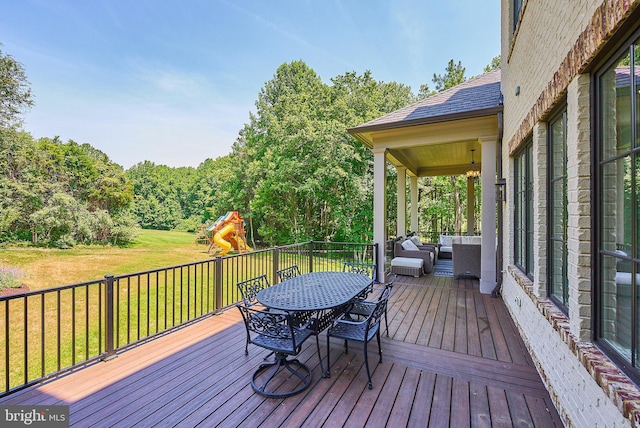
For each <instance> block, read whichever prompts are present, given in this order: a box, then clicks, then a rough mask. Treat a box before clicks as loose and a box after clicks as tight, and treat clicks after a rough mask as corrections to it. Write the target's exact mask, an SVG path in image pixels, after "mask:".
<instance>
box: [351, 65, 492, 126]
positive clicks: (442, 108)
mask: <svg viewBox="0 0 640 428" xmlns="http://www.w3.org/2000/svg"><path fill="white" fill-rule="evenodd" d="M500 111H502V95H501V92H500V69H498V70H493V71H490V72H488V73H485V74H483V75H481V76H478V77H474V78H472V79H469V80H467V81H466V82H464V83H461V84H460V85H457V86H455V87H453V88H451V89H447V90H446V91H442V92H439V93H437V94H435V95H432V96H430V97H427V98H425V99H423V100H420V101H418V102H416V103H414V104H411V105H409V106H407V107H404V108H401V109H400V110H396V111H394V112H391V113H389V114H386V115H384V116H382V117H379V118H377V119H374V120H371V121H369V122H367V123H364V124H362V125H359V126H356V127H353V128H349V129H348V131H349V133H351V134H357V133H362V132H368V131H377V130H384V129H392V128H400V127H406V126H414V125H423V124H427V123H436V122H444V121H448V120H456V119H466V118H472V117H479V116H486V115H490V114H495V113H498V112H500Z"/></svg>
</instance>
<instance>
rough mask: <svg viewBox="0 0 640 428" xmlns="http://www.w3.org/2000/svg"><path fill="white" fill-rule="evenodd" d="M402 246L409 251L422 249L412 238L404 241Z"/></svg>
mask: <svg viewBox="0 0 640 428" xmlns="http://www.w3.org/2000/svg"><path fill="white" fill-rule="evenodd" d="M402 248H404V249H405V250H407V251H420V249H419V248H418V247H416V244H414V243H413V242H411V240H410V239H407V240H406V241H404V242H403V243H402Z"/></svg>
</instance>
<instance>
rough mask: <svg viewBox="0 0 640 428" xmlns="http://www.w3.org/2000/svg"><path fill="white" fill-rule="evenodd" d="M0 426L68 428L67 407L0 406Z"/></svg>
mask: <svg viewBox="0 0 640 428" xmlns="http://www.w3.org/2000/svg"><path fill="white" fill-rule="evenodd" d="M0 426H1V427H3V428H4V427H25V426H28V427H42V428H44V427H46V428H68V427H69V406H0Z"/></svg>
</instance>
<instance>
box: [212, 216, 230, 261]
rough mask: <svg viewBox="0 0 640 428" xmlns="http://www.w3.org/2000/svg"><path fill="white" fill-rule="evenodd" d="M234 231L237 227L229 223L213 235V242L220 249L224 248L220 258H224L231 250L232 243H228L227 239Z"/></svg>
mask: <svg viewBox="0 0 640 428" xmlns="http://www.w3.org/2000/svg"><path fill="white" fill-rule="evenodd" d="M234 231H235V227H234V225H233V223H229V224H227V225H226V226H224V227H223V228H222V229H220V230H219V231H217V232H216V233H215V235H213V242H215V243H216V245H217V246H218V247H220V248H222V251H221V252H220V256H224V255H225V254H227V253H228V252H229V250H231V242H229V241H227V240H226V239H225V237H226V236H227V235H229V234H230V233H233V232H234Z"/></svg>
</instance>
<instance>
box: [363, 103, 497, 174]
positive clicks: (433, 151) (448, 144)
mask: <svg viewBox="0 0 640 428" xmlns="http://www.w3.org/2000/svg"><path fill="white" fill-rule="evenodd" d="M353 135H354V136H355V137H356V138H358V139H359V140H360V141H362V142H363V143H364V144H365V145H367V146H369V147H370V148H371V149H374V150H375V149H386V150H387V158H388V159H389V161H390V162H391V163H392V164H393V165H395V166H405V167H406V168H407V173H408V174H409V175H414V176H418V177H426V176H438V175H459V174H464V173H465V172H466V171H469V170H472V169H475V170H480V169H481V167H482V141H495V140H496V139H497V138H498V116H497V114H495V112H493V114H491V115H489V116H483V117H474V118H467V119H457V120H450V121H445V122H440V123H431V124H425V125H416V126H408V127H399V128H392V129H382V130H370V131H366V132H362V133H353ZM471 150H474V151H473V161H474V163H473V164H472V163H471V161H472V152H471Z"/></svg>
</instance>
